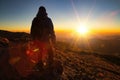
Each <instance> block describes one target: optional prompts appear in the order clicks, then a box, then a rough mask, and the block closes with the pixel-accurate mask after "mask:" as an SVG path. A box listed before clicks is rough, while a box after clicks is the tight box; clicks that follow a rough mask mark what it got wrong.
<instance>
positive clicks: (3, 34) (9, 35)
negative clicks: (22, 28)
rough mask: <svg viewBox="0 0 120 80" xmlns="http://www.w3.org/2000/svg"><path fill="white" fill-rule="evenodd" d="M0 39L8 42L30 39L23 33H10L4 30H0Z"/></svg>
mask: <svg viewBox="0 0 120 80" xmlns="http://www.w3.org/2000/svg"><path fill="white" fill-rule="evenodd" d="M0 37H3V38H7V39H8V40H10V41H17V40H23V41H24V40H28V39H30V34H28V33H25V32H10V31H6V30H0Z"/></svg>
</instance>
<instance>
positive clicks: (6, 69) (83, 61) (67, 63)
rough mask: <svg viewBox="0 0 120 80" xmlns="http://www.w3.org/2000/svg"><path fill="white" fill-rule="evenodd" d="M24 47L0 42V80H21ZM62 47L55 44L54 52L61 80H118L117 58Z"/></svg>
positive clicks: (119, 61) (4, 41) (119, 68)
mask: <svg viewBox="0 0 120 80" xmlns="http://www.w3.org/2000/svg"><path fill="white" fill-rule="evenodd" d="M28 40H29V39H28ZM26 44H27V42H26V41H24V42H20V41H19V40H18V41H17V42H13V41H9V40H8V39H7V38H2V37H1V38H0V80H9V79H11V78H12V76H13V77H14V80H20V78H18V77H20V76H19V73H18V72H19V71H20V70H21V69H23V68H24V67H23V65H27V63H26V64H25V63H24V62H25V61H26V56H25V55H24V53H25V51H26V49H25V45H26ZM65 46H66V45H65V44H64V43H63V44H61V43H60V42H58V43H57V45H56V49H55V51H54V56H55V60H57V61H60V62H61V63H62V66H63V73H62V75H61V80H120V57H119V56H114V55H103V54H100V53H94V52H93V53H90V52H85V51H78V50H75V49H70V48H69V46H67V48H65ZM18 61H19V64H18V63H17V62H18ZM27 66H28V65H27ZM46 77H47V76H46ZM12 80H13V79H12ZM21 80H23V79H21ZM24 80H25V79H24ZM29 80H30V79H29ZM33 80H35V79H33ZM36 80H37V79H36ZM53 80H54V79H53Z"/></svg>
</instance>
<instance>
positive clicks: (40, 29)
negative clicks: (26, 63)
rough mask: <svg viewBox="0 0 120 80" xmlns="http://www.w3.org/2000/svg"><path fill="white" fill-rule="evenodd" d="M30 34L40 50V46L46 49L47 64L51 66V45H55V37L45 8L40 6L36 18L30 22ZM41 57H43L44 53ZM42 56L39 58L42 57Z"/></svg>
mask: <svg viewBox="0 0 120 80" xmlns="http://www.w3.org/2000/svg"><path fill="white" fill-rule="evenodd" d="M30 34H31V37H32V40H33V41H34V40H37V41H39V42H38V44H39V45H40V48H41V46H42V47H43V48H46V49H47V54H48V64H49V65H51V64H52V62H53V50H52V47H53V46H51V44H52V45H54V44H55V41H56V36H55V33H54V27H53V23H52V21H51V19H50V18H49V17H48V16H47V13H46V9H45V7H43V6H41V7H40V8H39V11H38V13H37V15H36V17H35V18H34V19H33V21H32V26H31V32H30ZM42 55H44V51H43V54H42ZM42 55H41V56H40V57H42Z"/></svg>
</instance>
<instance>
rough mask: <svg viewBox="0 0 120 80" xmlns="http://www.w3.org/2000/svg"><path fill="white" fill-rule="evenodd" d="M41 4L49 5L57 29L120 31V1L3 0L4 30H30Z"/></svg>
mask: <svg viewBox="0 0 120 80" xmlns="http://www.w3.org/2000/svg"><path fill="white" fill-rule="evenodd" d="M40 6H45V7H46V10H47V13H48V16H49V17H50V18H51V19H52V21H53V24H54V29H55V31H56V32H58V31H64V32H65V31H66V32H67V31H71V30H75V29H76V28H77V29H78V32H80V33H82V34H86V33H87V32H89V31H93V32H100V33H103V32H105V33H118V32H120V0H10V1H8V0H1V1H0V10H1V11H0V29H1V30H9V31H25V32H29V31H30V27H31V23H32V20H33V18H34V17H35V16H36V14H37V12H38V9H39V7H40ZM80 23H85V24H86V25H85V26H80ZM78 25H79V26H78ZM78 27H79V28H78ZM89 29H90V30H89Z"/></svg>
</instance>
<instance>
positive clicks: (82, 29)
mask: <svg viewBox="0 0 120 80" xmlns="http://www.w3.org/2000/svg"><path fill="white" fill-rule="evenodd" d="M88 31H89V29H88V27H87V26H86V25H80V26H79V27H77V29H76V32H77V33H79V34H82V35H86V34H87V33H88Z"/></svg>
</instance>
